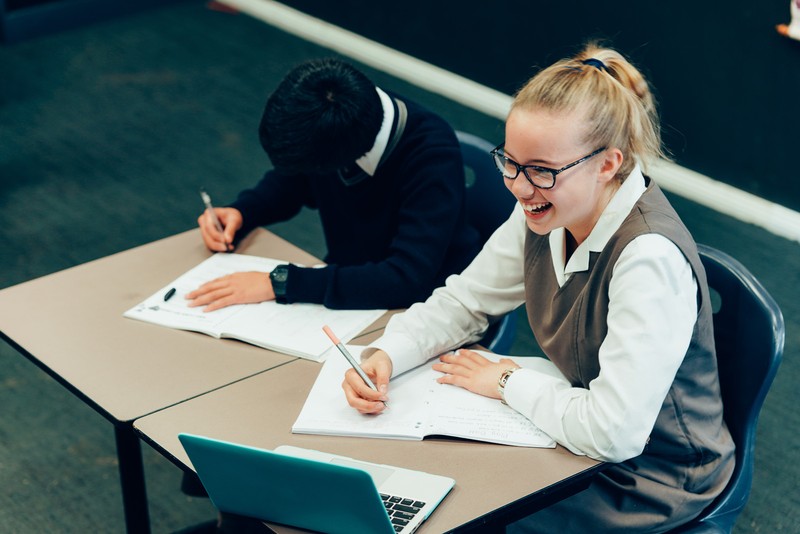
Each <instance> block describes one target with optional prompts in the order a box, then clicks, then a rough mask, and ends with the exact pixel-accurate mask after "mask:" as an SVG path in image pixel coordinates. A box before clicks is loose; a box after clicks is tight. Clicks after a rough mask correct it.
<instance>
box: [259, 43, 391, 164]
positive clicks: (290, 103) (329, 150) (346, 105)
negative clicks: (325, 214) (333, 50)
mask: <svg viewBox="0 0 800 534" xmlns="http://www.w3.org/2000/svg"><path fill="white" fill-rule="evenodd" d="M382 121H383V107H382V105H381V100H380V97H379V96H378V93H377V91H376V90H375V85H374V84H373V83H372V82H371V81H370V80H369V79H368V78H367V77H366V76H365V75H364V74H363V73H362V72H360V71H359V70H357V69H356V68H355V67H353V66H352V65H350V64H349V63H346V62H344V61H342V60H340V59H335V58H328V59H318V60H312V61H308V62H306V63H303V64H301V65H299V66H297V67H295V68H294V69H292V70H291V71H290V72H289V73H288V74H287V75H286V77H285V78H284V79H283V80H282V81H281V83H280V84H279V85H278V88H277V89H276V90H275V92H274V93H272V95H270V97H269V99H268V100H267V104H266V106H265V108H264V114H263V116H262V117H261V123H260V124H259V127H258V134H259V138H260V140H261V146H262V147H264V150H265V151H266V152H267V154H268V155H269V157H270V160H271V161H272V164H273V165H274V166H275V168H276V169H277V170H278V171H279V172H282V173H285V174H299V173H305V172H327V171H334V170H336V169H339V168H342V167H345V166H347V165H350V164H352V163H353V162H354V161H355V160H357V159H358V158H360V157H361V156H363V155H364V154H366V153H367V152H368V151H369V150H370V149H371V148H372V145H373V144H374V143H375V137H376V136H377V135H378V131H379V130H380V127H381V122H382Z"/></svg>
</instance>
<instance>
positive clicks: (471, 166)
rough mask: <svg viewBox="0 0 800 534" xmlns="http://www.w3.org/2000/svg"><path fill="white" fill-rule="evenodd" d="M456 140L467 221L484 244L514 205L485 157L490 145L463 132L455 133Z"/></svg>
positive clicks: (496, 172) (511, 197) (498, 175)
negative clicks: (464, 181)
mask: <svg viewBox="0 0 800 534" xmlns="http://www.w3.org/2000/svg"><path fill="white" fill-rule="evenodd" d="M456 136H457V137H458V142H459V143H460V145H461V157H462V158H463V159H464V170H465V172H466V174H467V220H468V222H469V224H470V225H471V226H473V227H475V228H476V229H477V230H478V233H480V235H481V242H483V243H485V242H486V240H487V239H489V236H491V235H492V233H493V232H494V231H495V230H496V229H497V227H498V226H500V225H501V224H503V223H504V222H505V220H506V219H508V217H509V215H511V212H512V211H513V209H514V204H515V203H516V201H515V200H514V196H513V195H512V194H511V193H510V192H509V191H508V189H507V188H506V186H505V184H504V183H503V179H502V177H501V176H500V173H499V172H498V171H497V168H496V167H495V165H494V163H493V162H492V158H491V156H490V155H489V152H491V150H492V149H493V148H494V145H492V144H491V143H490V142H489V141H487V140H485V139H483V138H481V137H478V136H476V135H472V134H469V133H466V132H456Z"/></svg>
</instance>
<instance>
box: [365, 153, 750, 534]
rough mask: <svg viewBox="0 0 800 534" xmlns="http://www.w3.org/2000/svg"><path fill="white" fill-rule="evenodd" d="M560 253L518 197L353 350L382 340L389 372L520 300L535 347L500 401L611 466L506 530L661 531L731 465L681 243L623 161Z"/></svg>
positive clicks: (711, 357)
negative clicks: (461, 265) (458, 264)
mask: <svg viewBox="0 0 800 534" xmlns="http://www.w3.org/2000/svg"><path fill="white" fill-rule="evenodd" d="M564 257H565V256H564V230H563V229H558V230H555V231H553V232H551V233H550V234H549V235H546V236H538V235H536V234H535V233H533V232H531V231H530V230H529V229H528V228H527V226H526V223H525V219H524V214H523V213H522V211H521V206H518V207H517V209H516V210H515V212H514V213H513V214H512V216H511V218H510V219H509V220H508V221H507V222H506V223H505V224H504V225H503V226H502V227H501V228H500V229H499V230H498V232H496V233H495V235H494V236H493V237H492V238H491V239H490V240H489V243H487V246H486V248H485V249H484V251H482V252H481V254H479V256H478V257H477V258H476V259H475V261H474V262H473V263H472V264H471V265H470V266H469V267H468V268H467V269H466V270H465V271H464V273H463V275H462V276H458V277H451V278H450V279H449V280H448V282H447V285H446V286H445V287H444V288H441V289H438V290H437V291H436V292H434V294H433V295H432V297H431V298H430V299H429V300H428V302H426V303H424V304H418V305H416V306H414V307H412V308H411V309H409V311H408V312H407V313H406V314H403V315H400V316H397V317H395V318H393V319H392V321H391V322H390V323H389V325H388V326H387V329H386V334H385V335H384V336H383V337H382V338H381V339H379V340H378V341H376V342H375V343H374V344H373V345H371V349H368V351H366V353H365V355H364V356H368V355H369V354H370V352H371V350H372V348H381V349H383V350H385V351H386V352H387V353H388V354H389V355H390V356H391V358H392V361H393V364H394V366H393V373H394V374H399V373H402V372H403V371H404V370H405V369H408V368H410V367H413V366H415V365H419V364H421V363H423V361H422V360H423V359H424V356H421V355H428V356H430V355H434V354H439V353H441V352H445V351H447V350H450V349H453V348H456V347H459V346H461V345H463V344H465V343H469V342H471V341H474V340H476V339H479V334H480V328H482V327H485V325H486V318H485V316H486V315H487V314H488V315H490V316H492V315H502V313H504V312H505V311H507V310H510V309H513V308H515V307H516V306H517V305H519V304H522V303H524V304H525V306H526V309H527V312H528V317H529V320H530V323H531V328H532V330H533V333H534V335H535V336H536V339H537V342H538V343H539V345H540V347H541V348H542V350H543V352H544V354H545V356H546V357H547V358H546V359H545V358H541V359H539V360H538V361H537V362H536V366H535V368H534V369H520V370H517V371H515V372H514V373H513V374H512V375H511V376H510V377H509V379H508V382H507V383H506V386H505V390H504V392H505V399H506V401H507V402H508V404H509V405H510V406H511V407H512V408H514V409H516V410H517V411H519V412H520V413H522V414H523V415H525V416H526V417H528V418H529V419H531V420H532V421H533V422H534V423H535V424H536V425H537V426H539V427H540V428H541V429H542V430H544V431H545V432H547V433H548V434H549V435H550V436H551V437H552V438H553V439H554V440H555V441H557V442H558V443H559V444H561V445H563V446H564V447H566V448H568V449H570V450H571V451H573V452H574V453H576V454H586V455H588V456H590V457H593V458H596V459H599V460H603V461H606V462H612V463H613V464H614V465H611V466H609V467H607V468H606V469H605V471H603V472H602V473H601V474H599V475H598V476H597V477H596V479H595V480H594V481H593V482H592V484H591V485H590V487H589V488H588V489H587V490H585V491H583V492H581V493H579V494H577V495H575V496H573V497H570V498H568V499H566V500H564V501H562V502H560V503H558V504H556V505H554V506H551V507H549V508H547V509H545V510H543V511H541V512H539V513H537V514H534V515H532V516H530V517H528V518H525V519H523V520H521V521H520V522H518V523H516V524H514V525H512V526H511V527H510V528H509V532H626V531H627V532H662V531H666V530H668V529H670V528H673V527H675V526H677V525H679V524H682V523H685V522H686V521H688V520H690V519H692V518H693V517H695V516H696V515H697V514H699V513H700V511H702V509H703V508H704V507H705V506H707V505H708V504H709V503H710V502H711V501H712V500H713V499H714V498H715V497H716V496H717V495H718V494H719V493H720V492H721V491H722V489H723V488H724V487H725V484H726V483H727V481H728V479H729V478H730V475H731V473H732V470H733V463H734V456H733V448H734V447H733V442H732V440H731V437H730V434H729V432H728V430H727V427H726V426H725V423H724V421H723V419H722V401H721V398H720V392H719V381H718V376H717V367H716V357H715V352H714V339H713V331H712V318H711V307H710V306H711V303H710V298H709V294H708V288H707V284H706V279H705V272H704V270H703V267H702V265H701V263H700V260H699V257H698V255H697V250H696V247H695V244H694V241H693V240H692V238H691V236H690V234H689V232H688V230H686V228H685V227H684V226H683V224H682V223H681V221H680V219H679V217H678V216H677V214H676V213H675V212H674V210H673V209H672V207H671V206H670V205H669V202H668V201H667V200H666V198H665V197H664V196H663V194H662V193H661V191H660V189H659V188H658V186H656V184H655V183H654V182H652V181H649V180H648V179H646V178H645V177H644V176H643V175H642V174H641V171H640V170H639V169H638V167H637V168H636V169H635V170H634V171H633V172H632V173H631V175H630V176H629V177H628V179H627V180H626V181H625V182H624V183H623V184H622V186H621V187H620V188H619V189H618V190H617V192H616V193H615V195H614V197H613V198H612V200H611V201H610V202H609V204H608V205H607V206H606V208H605V210H604V211H603V214H602V215H601V217H600V219H599V220H598V223H597V224H596V225H595V228H594V229H593V230H592V232H591V234H590V235H589V237H588V238H587V239H586V240H585V241H584V242H583V243H581V245H580V246H579V247H578V248H577V249H576V250H575V252H574V253H573V254H572V255H571V257H570V258H569V260H568V261H566V262H565V260H564ZM448 324H450V325H452V326H450V327H448V326H447V325H448ZM442 329H444V332H442V331H441V330H442ZM390 392H391V390H390ZM521 476H524V474H521Z"/></svg>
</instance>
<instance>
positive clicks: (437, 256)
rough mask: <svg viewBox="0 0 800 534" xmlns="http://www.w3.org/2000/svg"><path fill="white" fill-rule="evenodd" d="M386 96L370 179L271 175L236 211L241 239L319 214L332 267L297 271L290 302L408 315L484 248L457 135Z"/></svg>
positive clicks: (368, 161)
mask: <svg viewBox="0 0 800 534" xmlns="http://www.w3.org/2000/svg"><path fill="white" fill-rule="evenodd" d="M379 94H380V95H381V98H382V103H383V105H384V118H385V120H384V124H383V125H382V127H381V133H379V136H378V139H377V140H376V145H379V146H376V147H374V149H373V150H372V151H370V153H369V154H368V155H367V156H366V157H364V158H362V159H361V160H359V163H360V165H361V166H362V168H363V169H362V170H363V173H361V177H362V178H363V179H361V180H360V181H357V182H356V183H350V184H348V183H345V182H344V181H343V180H342V179H341V178H340V177H339V176H338V174H337V173H336V172H330V173H319V174H311V173H309V174H302V175H285V174H280V173H279V172H277V171H275V170H270V171H268V172H267V173H266V174H265V176H264V177H263V179H262V180H261V181H260V182H259V183H258V184H257V185H256V186H255V187H254V188H253V189H249V190H246V191H243V192H242V193H241V194H240V195H239V197H238V199H237V200H236V201H235V202H234V203H233V204H231V206H232V207H234V208H237V209H238V210H239V211H240V212H241V213H242V216H243V218H244V225H243V227H242V229H241V230H240V232H239V234H240V235H246V234H247V232H249V231H250V230H252V229H253V228H255V227H257V226H264V225H268V224H271V223H275V222H278V221H284V220H287V219H290V218H292V217H294V216H295V215H296V214H297V213H298V212H299V211H300V209H301V208H303V207H308V208H312V209H315V210H317V211H318V212H319V216H320V219H321V222H322V227H323V231H324V234H325V242H326V245H327V255H326V256H325V258H324V260H325V262H326V263H327V266H325V267H322V268H310V267H300V266H296V265H292V266H290V267H289V272H288V280H287V283H286V295H285V301H286V302H310V303H317V304H324V305H325V306H327V307H329V308H340V309H342V308H345V309H346V308H350V309H358V308H367V309H368V308H402V307H407V306H409V305H411V304H412V303H414V302H418V301H422V300H424V299H425V298H427V297H428V296H429V295H430V294H431V292H432V291H433V290H434V289H435V288H436V287H439V286H441V285H442V284H443V283H444V281H445V279H446V277H447V276H448V275H450V274H452V273H457V272H460V271H461V270H462V269H464V267H466V266H467V265H468V264H469V262H470V261H471V260H472V258H474V256H475V255H476V254H477V252H478V250H479V248H480V242H479V236H478V233H477V231H476V230H475V229H474V228H472V227H471V226H469V225H468V224H467V219H466V204H465V195H466V185H465V177H464V167H463V162H462V158H461V152H460V148H459V143H458V140H457V139H456V136H455V133H454V132H453V129H452V128H451V127H450V126H449V125H448V124H447V123H446V122H445V121H444V120H443V119H442V118H441V117H439V116H437V115H435V114H433V113H431V112H430V111H427V110H425V109H424V108H422V107H420V106H418V105H416V104H414V103H413V102H409V101H406V100H404V99H400V98H398V97H397V96H395V95H387V94H386V93H383V92H382V91H379ZM398 101H400V102H402V104H400V106H404V107H405V109H406V111H407V115H406V118H405V125H404V127H403V129H402V134H401V135H400V136H399V138H398V139H397V140H396V144H394V145H393V146H392V132H393V131H396V130H397V128H398V124H399V123H400V118H401V116H402V113H401V109H400V107H399V105H398ZM387 117H389V120H386V118H387ZM387 146H391V147H392V149H391V151H390V152H388V155H387V154H384V151H385V150H386V147H387ZM488 157H489V156H488V155H487V158H488Z"/></svg>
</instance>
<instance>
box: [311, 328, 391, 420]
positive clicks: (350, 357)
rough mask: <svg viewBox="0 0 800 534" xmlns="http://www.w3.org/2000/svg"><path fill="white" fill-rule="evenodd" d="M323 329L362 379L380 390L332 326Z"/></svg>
mask: <svg viewBox="0 0 800 534" xmlns="http://www.w3.org/2000/svg"><path fill="white" fill-rule="evenodd" d="M322 330H323V331H324V332H325V333H326V334H327V335H328V337H329V338H331V341H333V344H334V345H336V348H337V349H339V352H341V353H342V356H344V357H345V359H347V361H348V362H350V365H351V366H352V367H353V369H355V370H356V373H358V376H360V377H361V380H363V381H364V383H365V384H366V385H368V386H369V388H370V389H371V390H372V391H378V388H377V387H375V384H373V383H372V380H370V379H369V377H368V376H367V373H365V372H364V370H363V369H362V368H361V366H360V365H358V362H357V361H356V359H355V358H353V355H352V354H350V352H349V351H348V350H347V349H346V348H345V346H344V345H343V344H342V342H341V341H339V338H338V337H336V334H334V333H333V330H331V327H330V326H328V325H325V326H323V327H322ZM383 405H384V406H388V405H387V404H386V403H385V402H384V403H383Z"/></svg>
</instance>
